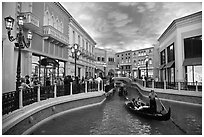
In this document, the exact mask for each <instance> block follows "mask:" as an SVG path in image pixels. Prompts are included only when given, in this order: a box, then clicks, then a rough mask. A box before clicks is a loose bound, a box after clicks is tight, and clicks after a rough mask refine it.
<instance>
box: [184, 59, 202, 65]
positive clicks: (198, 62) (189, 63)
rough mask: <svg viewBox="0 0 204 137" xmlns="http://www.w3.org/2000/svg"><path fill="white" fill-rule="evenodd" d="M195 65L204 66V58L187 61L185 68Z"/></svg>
mask: <svg viewBox="0 0 204 137" xmlns="http://www.w3.org/2000/svg"><path fill="white" fill-rule="evenodd" d="M194 65H202V58H189V59H185V60H184V62H183V66H194Z"/></svg>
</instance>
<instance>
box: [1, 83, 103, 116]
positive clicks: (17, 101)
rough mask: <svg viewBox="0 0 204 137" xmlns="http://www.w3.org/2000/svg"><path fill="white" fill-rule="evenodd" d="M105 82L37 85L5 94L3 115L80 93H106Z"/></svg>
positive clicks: (3, 96)
mask: <svg viewBox="0 0 204 137" xmlns="http://www.w3.org/2000/svg"><path fill="white" fill-rule="evenodd" d="M104 88H105V87H104V82H103V81H101V82H96V81H93V82H89V81H85V82H84V83H82V84H75V82H70V83H69V84H67V85H57V84H56V83H55V84H54V85H52V86H40V85H37V86H35V87H32V88H30V89H22V88H20V90H19V93H18V92H16V91H12V92H7V93H3V95H2V102H3V105H2V111H3V112H2V113H3V115H5V114H8V113H10V112H13V111H14V110H17V109H20V108H22V107H24V106H27V105H29V104H32V103H34V102H40V101H42V100H46V99H49V98H57V97H60V96H67V95H73V94H78V93H87V92H97V91H104V90H105V89H104Z"/></svg>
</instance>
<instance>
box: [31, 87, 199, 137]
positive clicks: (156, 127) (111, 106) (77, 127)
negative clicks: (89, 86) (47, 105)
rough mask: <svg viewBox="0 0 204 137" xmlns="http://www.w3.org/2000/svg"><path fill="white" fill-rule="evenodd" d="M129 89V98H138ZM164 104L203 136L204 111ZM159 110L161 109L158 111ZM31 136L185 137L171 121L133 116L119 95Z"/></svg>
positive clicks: (179, 120) (59, 119) (55, 121)
mask: <svg viewBox="0 0 204 137" xmlns="http://www.w3.org/2000/svg"><path fill="white" fill-rule="evenodd" d="M138 95H139V94H138V93H137V92H136V91H135V89H129V98H131V97H137V96H138ZM163 104H164V105H165V106H166V107H167V108H168V107H169V106H171V108H172V118H173V120H174V122H176V123H177V124H178V125H179V126H181V127H182V128H183V129H184V130H186V131H187V134H195V135H196V134H202V108H201V107H200V106H192V105H191V106H190V105H184V104H179V103H173V102H165V101H163ZM158 108H159V107H158ZM31 134H41V135H42V134H44V135H50V134H52V135H56V134H58V135H59V134H64V135H66V134H67V135H131V134H132V135H160V134H161V135H180V134H184V133H183V132H182V131H181V130H179V129H178V127H176V126H175V125H174V124H173V123H172V121H171V120H169V121H156V120H149V119H145V118H142V117H139V116H137V115H133V114H132V113H130V112H129V111H127V109H126V108H125V106H124V99H123V98H120V97H119V96H118V95H117V94H115V95H114V96H113V97H112V98H111V99H108V100H106V101H105V102H104V103H103V104H102V105H98V106H94V107H91V108H86V109H82V110H78V111H74V112H69V113H67V114H64V115H61V116H59V117H57V118H54V119H52V120H50V121H48V122H47V123H45V124H43V125H41V126H39V127H38V128H37V129H35V131H33V132H32V133H31Z"/></svg>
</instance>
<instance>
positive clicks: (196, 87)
mask: <svg viewBox="0 0 204 137" xmlns="http://www.w3.org/2000/svg"><path fill="white" fill-rule="evenodd" d="M133 81H135V82H137V83H138V84H140V85H141V86H143V87H146V88H152V89H154V88H159V89H173V90H179V91H180V90H186V91H202V82H166V81H163V82H156V81H154V80H152V81H143V80H141V79H137V78H134V79H133Z"/></svg>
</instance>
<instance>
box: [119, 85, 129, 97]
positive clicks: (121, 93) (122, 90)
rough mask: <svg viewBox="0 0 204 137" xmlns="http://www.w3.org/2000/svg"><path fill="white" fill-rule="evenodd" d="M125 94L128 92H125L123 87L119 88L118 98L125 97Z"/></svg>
mask: <svg viewBox="0 0 204 137" xmlns="http://www.w3.org/2000/svg"><path fill="white" fill-rule="evenodd" d="M127 94H128V91H127V89H126V88H125V87H120V88H119V92H118V95H119V96H127Z"/></svg>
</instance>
